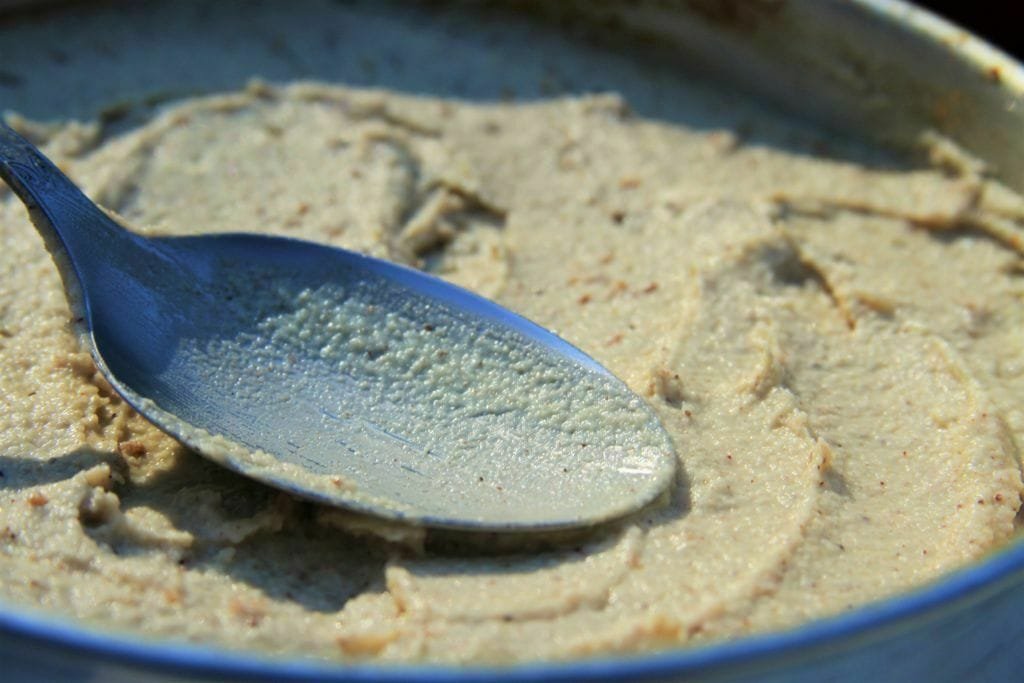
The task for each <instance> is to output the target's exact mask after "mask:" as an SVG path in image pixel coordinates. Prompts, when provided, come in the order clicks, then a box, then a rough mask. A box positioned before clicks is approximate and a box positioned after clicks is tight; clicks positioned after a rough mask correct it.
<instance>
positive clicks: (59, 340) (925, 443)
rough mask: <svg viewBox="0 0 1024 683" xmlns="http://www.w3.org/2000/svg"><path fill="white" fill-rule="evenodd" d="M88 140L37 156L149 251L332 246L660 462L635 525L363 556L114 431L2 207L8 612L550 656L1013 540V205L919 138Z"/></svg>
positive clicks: (659, 128) (565, 132)
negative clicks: (416, 278) (884, 150)
mask: <svg viewBox="0 0 1024 683" xmlns="http://www.w3.org/2000/svg"><path fill="white" fill-rule="evenodd" d="M23 125H25V124H23ZM83 135H86V137H87V136H88V129H85V132H84V133H83V129H82V128H81V127H67V128H60V127H57V128H55V129H53V130H52V131H51V135H50V137H49V143H48V146H47V151H48V152H49V153H51V154H53V155H54V156H55V157H57V158H58V159H59V160H60V161H61V162H62V163H63V165H64V166H65V167H66V168H67V170H68V172H69V173H70V174H71V175H72V177H73V178H75V179H76V180H78V181H79V182H81V183H82V184H83V185H84V187H85V188H86V189H87V191H88V192H90V193H91V194H92V195H93V196H94V197H96V198H98V199H99V201H101V202H103V203H104V204H105V205H107V206H108V207H110V208H112V209H114V210H116V211H117V212H119V213H120V214H121V215H123V216H124V217H125V219H126V220H127V221H128V222H130V223H131V224H132V225H134V226H136V227H137V229H139V230H140V231H143V232H148V233H157V232H160V233H175V234H184V233H189V232H193V231H196V230H200V229H202V230H218V231H232V230H245V231H251V230H254V229H255V230H264V229H265V230H268V231H276V232H281V233H284V234H288V235H293V236H297V237H303V238H308V239H313V240H318V241H322V242H325V243H331V244H338V245H342V246H345V247H348V248H352V249H357V250H361V251H365V252H367V253H372V254H375V255H380V256H384V257H387V258H391V259H394V260H397V261H401V262H404V263H408V264H412V265H416V266H422V267H426V268H429V269H431V270H433V271H434V272H437V273H439V274H441V275H442V276H444V277H447V278H449V279H451V280H452V281H455V282H458V283H461V284H465V285H467V286H469V287H471V288H473V289H475V290H476V291H479V292H481V293H483V294H485V295H487V296H490V297H494V298H495V299H496V300H498V301H499V302H501V303H502V304H504V305H506V306H509V307H511V308H512V309H514V310H516V311H518V312H520V313H522V314H524V315H526V316H528V317H530V318H532V319H533V320H536V321H537V322H539V323H541V324H543V325H546V326H549V327H550V328H552V329H554V330H556V331H557V332H558V333H560V334H561V335H563V336H564V337H566V338H567V339H568V340H570V341H571V342H573V343H575V344H577V345H578V346H580V347H581V348H582V349H583V350H584V351H586V352H588V353H590V354H591V355H593V356H594V357H595V358H597V359H598V360H599V361H600V362H602V363H603V364H605V365H606V366H607V367H608V368H610V369H611V370H612V371H613V372H614V373H615V374H616V375H618V376H619V377H621V378H623V379H624V380H625V381H626V382H627V383H628V384H629V385H630V386H631V387H632V388H633V389H634V390H635V391H637V392H638V393H640V394H641V395H643V396H644V397H645V398H646V400H647V401H648V402H649V404H650V405H651V406H652V408H653V409H654V410H655V411H656V413H657V415H658V416H659V418H660V420H661V422H662V424H664V425H665V427H666V429H667V430H668V432H669V433H670V435H671V437H672V439H673V442H674V444H675V447H676V450H677V452H678V454H679V462H680V474H679V476H678V478H677V481H676V483H675V485H674V487H673V490H672V492H671V496H670V500H668V501H667V502H666V504H664V505H663V506H661V507H660V508H657V509H654V510H652V511H650V512H648V513H645V514H643V515H640V516H637V517H635V518H632V519H630V520H628V521H626V522H624V523H622V524H620V525H616V526H614V527H610V528H602V529H599V530H596V531H595V532H594V533H593V534H592V535H591V536H589V537H587V538H585V539H582V540H580V539H576V540H575V541H574V543H573V544H570V545H564V544H554V545H551V546H550V547H543V546H542V547H539V548H538V547H536V546H533V547H530V548H527V549H523V550H520V551H519V552H503V553H488V552H487V551H486V547H485V548H484V551H483V552H481V550H480V548H474V549H473V550H472V551H467V550H465V549H462V550H460V547H459V546H455V547H451V546H446V545H438V544H436V543H432V541H431V539H430V538H429V537H428V538H427V539H426V540H425V546H424V549H423V550H422V552H420V553H411V552H409V550H408V549H407V544H405V545H403V544H397V545H396V544H391V543H389V542H387V541H383V540H380V539H379V538H374V537H364V536H360V535H358V531H359V528H358V525H357V524H353V522H352V520H350V519H339V517H338V513H336V512H334V511H332V510H330V509H327V508H320V507H317V506H313V505H309V504H305V503H301V502H299V501H297V500H295V499H293V498H291V497H289V496H287V495H284V494H279V493H276V492H274V491H273V490H270V489H267V488H264V487H261V486H259V485H256V484H253V483H251V482H250V481H248V480H246V479H244V478H242V477H239V476H237V475H234V474H232V473H230V472H227V471H225V470H222V469H221V468H218V467H217V466H215V465H213V464H210V463H207V462H206V461H204V460H203V459H201V458H198V457H196V456H195V455H193V454H190V453H189V452H187V451H186V450H185V449H183V448H181V447H180V446H179V445H178V444H176V443H175V442H174V441H173V440H171V439H170V438H168V437H166V436H164V435H163V434H161V433H160V432H159V431H157V430H156V429H154V428H153V427H152V426H150V425H149V424H147V423H146V422H145V421H144V420H143V419H141V418H140V417H139V416H138V415H136V414H135V413H133V412H132V411H131V410H129V409H128V408H126V406H125V405H124V404H123V403H122V402H121V401H120V400H119V399H118V398H117V396H116V395H114V394H113V392H112V391H111V390H110V388H109V387H108V386H107V384H106V383H105V382H104V381H103V379H102V378H101V377H100V376H99V375H98V374H97V373H96V370H95V368H94V367H93V365H92V363H91V361H90V359H89V356H88V354H87V353H85V352H83V350H82V349H81V348H80V346H79V344H78V342H77V340H76V338H75V336H74V335H73V334H72V332H71V330H70V327H69V324H68V322H69V320H68V318H69V313H68V309H67V307H66V304H65V301H64V295H63V292H62V290H61V286H60V281H59V279H58V276H57V272H56V270H55V268H54V267H53V265H52V262H51V260H50V258H49V256H48V254H47V253H46V252H45V250H44V249H43V246H42V243H41V241H40V240H39V238H38V237H37V236H36V234H35V232H34V230H33V229H32V228H31V226H30V225H29V224H28V221H27V218H26V216H25V213H24V210H23V208H22V207H21V206H20V204H19V203H18V202H17V201H16V200H15V199H14V198H13V197H12V196H11V195H10V193H5V192H3V191H0V231H2V232H0V234H2V239H3V244H4V249H2V250H0V312H2V336H0V360H2V363H0V391H2V393H3V395H4V396H5V401H6V406H7V408H6V410H4V411H3V412H2V414H0V470H2V472H3V478H2V480H0V482H2V484H0V486H2V497H0V531H2V533H0V596H2V597H3V600H4V601H5V602H7V603H10V604H12V605H16V606H19V607H22V608H28V607H30V608H38V609H42V610H45V611H47V612H50V613H53V614H55V615H60V616H62V617H67V618H70V619H74V620H76V621H80V622H84V623H86V624H89V625H90V626H93V627H97V628H103V629H109V630H113V631H117V632H121V633H130V634H132V635H133V636H138V637H144V638H151V639H171V640H177V641H190V642H195V643H202V644H204V645H211V646H223V647H228V648H234V649H242V650H249V651H253V652H259V653H261V654H288V655H300V656H312V657H325V658H332V659H334V658H340V659H364V658H372V659H375V660H380V661H390V662H398V661H452V662H509V661H523V660H544V659H568V658H577V657H587V656H593V655H602V654H609V653H616V652H635V651H646V650H651V649H658V648H666V647H676V646H680V645H691V644H697V643H702V642H707V641H710V640H715V639H721V638H733V637H737V636H740V635H743V634H749V633H754V632H762V631H766V630H770V629H778V628H784V627H788V626H793V625H796V624H799V623H802V622H804V621H806V620H809V619H813V618H816V617H820V616H824V615H830V614H836V613H838V612H842V611H844V610H847V609H849V608H851V607H853V606H856V605H861V604H864V603H866V602H869V601H872V600H877V599H880V598H883V597H886V596H890V595H893V594H894V593H898V592H900V591H903V590H907V589H909V588H911V587H914V586H919V585H922V584H924V583H927V582H929V581H932V580H934V579H936V578H937V577H940V576H941V575H943V574H944V573H945V572H948V571H950V570H951V569H953V568H955V567H959V566H962V565H963V564H965V563H967V562H970V561H971V560H973V559H976V558H978V557H980V556H982V555H984V554H985V553H987V552H989V551H990V550H991V549H993V548H996V547H998V546H999V545H1001V544H1003V543H1005V542H1007V541H1008V540H1009V539H1010V538H1011V537H1012V536H1013V535H1014V533H1015V529H1016V526H1015V518H1016V515H1017V511H1018V508H1019V506H1020V495H1021V489H1022V485H1021V474H1020V465H1019V446H1018V444H1019V443H1020V442H1021V439H1024V404H1022V403H1021V398H1020V397H1021V396H1024V340H1022V336H1021V330H1024V319H1022V318H1024V306H1022V305H1021V304H1022V299H1024V278H1022V277H1021V273H1022V272H1024V268H1022V243H1021V235H1022V224H1024V201H1022V200H1021V198H1020V197H1019V196H1017V195H1016V194H1014V193H1013V192H1011V191H1009V190H1008V189H1006V188H1005V187H1002V186H1000V185H999V184H998V183H996V182H995V181H992V180H990V179H988V178H987V177H985V176H984V175H983V174H981V173H979V171H978V169H977V167H976V166H974V165H971V164H969V163H965V162H964V159H963V158H962V157H960V156H958V153H957V152H956V151H955V150H953V149H952V148H950V147H949V145H948V144H947V143H945V142H943V141H942V140H940V139H938V138H931V139H930V141H928V142H927V144H928V145H930V149H932V151H933V152H934V156H935V158H936V159H937V160H938V161H940V162H943V163H942V164H941V167H937V168H935V169H932V168H925V167H922V168H897V167H891V168H890V167H870V166H867V165H861V164H857V163H854V162H852V161H841V160H837V159H829V158H824V157H817V156H814V155H812V154H808V153H798V152H796V151H793V150H789V151H787V150H785V149H782V148H778V147H773V146H767V145H755V144H746V143H745V142H744V141H743V139H742V138H740V137H738V136H737V135H736V134H735V133H734V132H732V131H730V130H728V129H718V130H707V129H704V130H698V129H696V128H689V127H686V126H684V125H681V124H673V123H668V122H664V121H655V120H649V119H645V118H644V117H641V116H636V115H632V114H631V113H630V111H629V108H628V107H627V106H626V104H625V103H624V102H623V101H622V100H621V99H619V98H618V97H615V96H579V97H564V98H554V99H549V100H546V101H538V102H532V103H493V104H484V103H477V104H471V103H467V102H461V101H456V100H449V99H442V98H432V97H412V96H409V95H401V94H397V93H387V92H378V91H361V90H354V89H345V88H340V87H328V86H324V85H320V84H315V83H299V84H294V85H291V86H289V87H280V88H276V87H268V86H254V87H253V88H251V89H249V90H248V91H245V92H238V93H234V94H229V95H222V96H215V97H210V98H205V99H204V98H199V99H193V100H191V101H186V102H183V103H180V104H177V105H175V106H171V107H168V108H167V109H166V110H165V111H164V112H163V113H161V114H160V115H159V116H157V117H155V118H153V119H152V120H151V121H149V122H148V123H146V124H145V125H142V126H140V127H138V128H137V129H134V130H131V131H129V132H127V133H125V134H123V135H121V136H119V137H115V138H109V139H103V140H102V141H100V142H99V144H98V145H96V146H95V149H92V148H91V147H92V146H91V145H90V144H79V143H74V140H79V139H81V138H82V136H83ZM552 495H553V496H557V495H558V491H557V488H555V487H553V489H552ZM396 540H402V539H400V538H398V539H396Z"/></svg>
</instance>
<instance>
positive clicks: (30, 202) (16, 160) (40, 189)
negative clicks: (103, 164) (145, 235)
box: [0, 118, 130, 263]
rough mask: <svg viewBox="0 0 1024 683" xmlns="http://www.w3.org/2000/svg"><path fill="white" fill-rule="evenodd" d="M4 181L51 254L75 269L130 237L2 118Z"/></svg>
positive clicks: (0, 157) (0, 149)
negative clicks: (112, 243)
mask: <svg viewBox="0 0 1024 683" xmlns="http://www.w3.org/2000/svg"><path fill="white" fill-rule="evenodd" d="M0 178H2V179H3V180H4V181H5V182H6V183H7V184H8V185H9V186H10V187H11V189H12V190H13V191H14V193H15V194H16V195H17V196H18V198H19V199H21V201H22V203H23V204H24V205H25V208H26V209H28V213H29V217H30V218H31V219H32V224H33V225H35V226H36V229H37V230H38V231H39V233H40V234H41V235H42V236H43V239H44V240H45V241H46V245H47V247H48V248H49V249H50V250H51V252H52V251H57V252H60V253H62V254H63V255H65V256H67V257H68V258H69V259H70V260H71V261H72V262H73V263H74V262H76V261H77V260H78V259H80V258H89V256H90V254H92V255H95V256H97V257H102V251H103V250H104V249H106V248H109V244H110V241H111V240H119V241H121V242H123V241H124V239H125V237H128V236H129V235H130V233H128V231H127V230H125V229H123V228H121V226H119V225H118V224H117V223H116V222H114V221H113V220H111V219H110V217H109V216H108V215H107V214H106V213H105V212H104V211H103V210H102V209H100V208H99V207H98V206H96V204H94V203H93V202H92V201H91V200H90V199H89V198H88V197H86V196H85V194H83V193H82V191H81V190H80V189H78V187H77V186H76V185H75V184H74V183H73V182H71V180H70V179H69V178H68V177H67V176H66V175H64V173H63V172H62V171H61V170H60V169H59V168H57V166H56V165H55V164H53V163H52V162H51V161H50V160H49V159H47V158H46V157H45V156H44V155H43V153H42V152H40V151H39V149H38V148H37V147H36V146H35V145H33V144H32V143H31V142H29V141H28V140H26V139H25V138H23V137H22V136H21V135H19V134H18V133H16V132H15V131H14V130H13V129H12V128H11V127H10V126H8V125H7V124H6V123H5V122H4V121H3V119H2V118H0ZM105 244H106V245H107V246H106V247H105V246H104V245H105Z"/></svg>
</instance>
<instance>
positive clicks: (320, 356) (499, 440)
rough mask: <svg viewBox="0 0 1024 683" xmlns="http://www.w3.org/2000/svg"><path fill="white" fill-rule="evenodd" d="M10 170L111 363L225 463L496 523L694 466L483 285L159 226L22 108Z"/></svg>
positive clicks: (642, 494) (593, 509) (589, 514)
mask: <svg viewBox="0 0 1024 683" xmlns="http://www.w3.org/2000/svg"><path fill="white" fill-rule="evenodd" d="M0 177H2V178H3V179H4V180H5V181H6V182H7V183H8V184H9V185H10V186H11V188H12V189H13V190H14V192H15V193H16V194H17V195H18V197H19V198H20V199H21V200H22V202H23V203H24V204H25V205H26V207H27V208H28V210H29V214H30V217H31V218H32V222H33V223H34V224H35V226H36V228H37V229H38V231H39V232H40V234H41V235H42V236H43V238H44V240H45V242H46V244H47V247H48V248H49V250H50V252H51V254H52V255H53V257H54V260H55V262H56V263H57V266H58V268H59V270H60V272H61V275H62V277H63V281H64V284H65V289H66V291H67V294H68V300H69V303H70V305H71V309H72V311H73V313H74V314H75V315H76V316H77V317H76V320H77V322H78V323H79V327H80V330H81V332H82V333H83V337H84V339H85V342H86V344H87V345H88V346H89V348H90V350H91V352H92V355H93V358H94V359H95V361H96V363H97V366H98V367H99V369H100V370H101V372H102V373H103V374H104V375H105V376H106V378H107V379H108V380H109V381H110V383H111V385H112V386H113V387H114V388H115V389H116V390H117V392H118V393H119V394H120V395H121V396H122V397H123V398H124V399H125V400H126V401H127V402H128V403H129V404H130V405H131V406H133V407H134V408H135V409H136V410H137V411H138V412H140V413H141V414H142V415H144V416H145V417H147V418H148V419H149V420H150V421H152V422H153V423H154V424H155V425H156V426H158V427H159V428H161V429H162V430H164V431H165V432H167V433H168V434H170V435H172V436H174V437H175V438H177V439H179V440H180V441H181V442H182V443H184V444H185V445H187V446H188V447H190V448H192V449H194V450H195V451H197V452H198V453H200V454H202V455H204V456H206V457H208V458H211V459H213V460H215V461H217V462H219V463H221V464H223V465H224V466H226V467H229V468H231V469H233V470H236V471H238V472H240V473H242V474H244V475H247V476H249V477H252V478H255V479H257V480H259V481H262V482H264V483H267V484H270V485H273V486H276V487H278V488H282V489H284V490H287V491H290V492H292V493H294V494H297V495H300V496H302V497H305V498H308V499H312V500H315V501H318V502H322V503H327V504H332V505H338V506H342V507H346V508H349V509H351V510H355V511H357V512H362V513H368V514H372V515H376V516H378V517H382V518H386V519H390V520H404V521H407V522H412V523H416V524H420V525H424V526H430V527H439V528H449V529H465V530H487V531H492V530H516V531H525V530H542V529H564V528H569V527H577V526H583V525H590V524H595V523H598V522H603V521H606V520H609V519H613V518H616V517H620V516H622V515H625V514H628V513H630V512H633V511H635V510H637V509H639V508H641V507H643V506H644V505H646V504H648V503H650V502H651V501H652V500H654V499H655V498H656V497H657V496H658V495H659V494H661V493H662V492H663V491H664V490H665V489H666V487H667V486H668V484H669V483H670V481H671V480H672V478H673V475H674V471H675V462H676V457H675V454H674V452H673V449H672V445H671V442H670V440H669V438H668V436H667V435H666V434H665V432H664V430H663V429H662V428H661V426H660V424H659V423H658V420H657V418H656V417H655V415H654V414H653V412H652V411H651V409H650V408H649V407H648V406H647V405H646V404H645V403H644V402H643V401H642V400H641V399H640V398H639V397H638V396H636V395H635V394H633V392H631V391H630V390H629V389H628V388H627V387H626V386H625V385H624V384H623V383H622V382H621V381H619V380H618V379H616V378H615V377H614V376H612V375H611V374H610V373H609V372H608V371H607V370H605V369H604V368H603V367H601V366H600V365H599V364H598V363H596V362H595V361H594V360H593V359H591V358H589V357H588V356H587V355H586V354H584V353H583V352H581V351H580V350H578V349H576V348H575V347H573V346H572V345H570V344H569V343H567V342H565V341H564V340H562V339H560V338H559V337H557V336H556V335H554V334H552V333H551V332H548V331H547V330H545V329H543V328H541V327H540V326H538V325H535V324H533V323H531V322H529V321H528V320H526V319H524V318H522V317H520V316H517V315H515V314H514V313H511V312H510V311H508V310H506V309H504V308H502V307H500V306H498V305H497V304H494V303H492V302H490V301H488V300H486V299H483V298H481V297H479V296H477V295H475V294H472V293H470V292H468V291H466V290H463V289H461V288H459V287H456V286H454V285H451V284H449V283H446V282H444V281H442V280H440V279H437V278H435V277H433V276H430V275H428V274H425V273H422V272H419V271H416V270H413V269H410V268H406V267H403V266H400V265H396V264H393V263H389V262H386V261H381V260H378V259H374V258H370V257H367V256H363V255H360V254H357V253H353V252H350V251H346V250H343V249H338V248H334V247H327V246H323V245H319V244H314V243H311V242H305V241H300V240H293V239H288V238H282V237H273V236H268V235H257V234H214V235H205V236H199V237H155V238H154V237H143V236H141V235H139V234H137V233H134V232H132V231H130V230H128V229H126V228H124V227H123V226H121V225H120V224H119V223H117V222H116V221H115V220H113V219H112V218H111V217H110V216H109V215H108V214H107V213H106V212H104V211H103V210H102V209H100V208H99V207H97V206H96V205H95V204H93V203H92V202H91V201H90V200H89V199H88V198H87V197H86V196H85V195H84V194H83V193H82V192H81V191H80V190H78V188H77V187H76V186H75V185H74V184H73V183H72V182H71V181H70V180H69V179H68V178H67V177H66V176H65V175H64V174H63V173H61V171H59V170H58V169H57V168H56V166H54V165H53V164H52V163H51V162H50V161H48V160H47V159H46V158H45V157H44V156H43V155H42V153H41V152H39V150H37V149H36V148H35V147H34V146H32V145H31V144H30V143H28V142H27V141H25V140H24V139H23V138H21V137H20V136H19V135H18V134H17V133H15V132H14V131H13V130H11V129H10V128H9V127H7V126H6V125H5V124H3V123H2V122H0Z"/></svg>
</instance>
